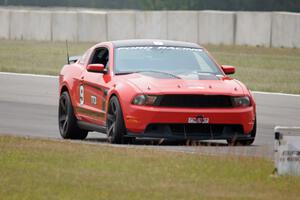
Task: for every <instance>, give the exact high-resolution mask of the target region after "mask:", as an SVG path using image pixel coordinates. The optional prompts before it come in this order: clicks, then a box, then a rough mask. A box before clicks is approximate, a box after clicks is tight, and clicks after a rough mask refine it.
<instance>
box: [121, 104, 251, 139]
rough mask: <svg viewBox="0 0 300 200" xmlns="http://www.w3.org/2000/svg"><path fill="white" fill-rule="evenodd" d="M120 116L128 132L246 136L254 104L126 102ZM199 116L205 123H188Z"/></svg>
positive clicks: (163, 135) (167, 135)
mask: <svg viewBox="0 0 300 200" xmlns="http://www.w3.org/2000/svg"><path fill="white" fill-rule="evenodd" d="M128 110H129V113H127V114H126V115H125V116H124V119H125V124H126V128H127V133H128V136H131V137H151V138H169V139H232V138H239V139H249V138H251V137H252V136H251V135H250V134H249V133H250V132H251V131H252V129H253V125H254V121H255V109H254V107H246V108H218V109H217V108H205V109H192V108H164V107H149V106H135V105H130V109H128ZM199 115H201V116H203V117H205V118H208V119H209V123H208V124H190V123H188V118H189V117H196V116H199Z"/></svg>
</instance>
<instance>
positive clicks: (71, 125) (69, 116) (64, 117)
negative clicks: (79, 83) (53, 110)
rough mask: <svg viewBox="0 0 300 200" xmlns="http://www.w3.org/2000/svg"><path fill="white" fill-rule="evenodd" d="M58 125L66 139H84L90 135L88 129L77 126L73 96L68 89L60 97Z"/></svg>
mask: <svg viewBox="0 0 300 200" xmlns="http://www.w3.org/2000/svg"><path fill="white" fill-rule="evenodd" d="M58 125H59V132H60V135H61V136H62V138H64V139H77V140H83V139H85V138H86V137H87V135H88V131H86V130H82V129H80V128H79V127H78V126H77V119H76V116H75V114H74V110H73V106H72V103H71V98H70V95H69V93H68V92H66V91H65V92H63V93H62V94H61V95H60V98H59V106H58Z"/></svg>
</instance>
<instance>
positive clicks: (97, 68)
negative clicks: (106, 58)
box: [86, 64, 105, 73]
mask: <svg viewBox="0 0 300 200" xmlns="http://www.w3.org/2000/svg"><path fill="white" fill-rule="evenodd" d="M86 70H87V71H88V72H98V73H104V72H105V67H104V65H103V64H89V65H88V66H87V68H86Z"/></svg>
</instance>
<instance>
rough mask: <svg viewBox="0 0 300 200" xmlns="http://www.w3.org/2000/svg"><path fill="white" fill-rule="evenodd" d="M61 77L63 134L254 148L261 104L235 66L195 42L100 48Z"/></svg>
mask: <svg viewBox="0 0 300 200" xmlns="http://www.w3.org/2000/svg"><path fill="white" fill-rule="evenodd" d="M70 62H71V64H67V65H65V66H64V67H63V69H62V70H61V72H60V75H59V91H60V99H59V116H58V118H59V119H58V120H59V130H60V134H61V136H62V137H63V138H67V139H84V138H86V137H87V135H88V132H89V131H98V132H103V133H106V134H107V137H108V140H109V141H110V142H111V143H118V144H121V143H127V142H130V141H132V140H133V139H134V138H163V139H175V140H207V139H209V140H211V139H213V140H216V139H220V140H227V141H228V143H230V144H241V145H250V144H252V143H253V141H254V139H255V135H256V108H255V107H256V106H255V102H254V99H253V96H252V94H251V92H250V91H249V90H248V89H247V88H246V86H245V85H244V84H242V83H241V82H239V81H238V80H235V79H232V78H230V77H228V76H227V74H233V73H234V72H235V68H234V67H232V66H224V65H223V66H222V65H219V64H218V63H217V62H216V61H215V60H214V59H213V58H212V57H211V55H210V54H209V53H208V52H207V51H206V50H205V49H204V48H203V47H200V46H199V45H197V44H193V43H187V42H176V41H163V40H123V41H112V42H103V43H99V44H97V45H95V46H93V47H91V48H90V49H88V50H87V51H86V52H85V53H84V54H83V55H82V56H81V57H80V58H78V59H76V58H75V59H71V60H70Z"/></svg>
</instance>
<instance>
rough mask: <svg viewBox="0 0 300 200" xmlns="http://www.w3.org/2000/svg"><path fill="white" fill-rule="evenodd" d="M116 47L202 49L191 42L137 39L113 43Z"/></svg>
mask: <svg viewBox="0 0 300 200" xmlns="http://www.w3.org/2000/svg"><path fill="white" fill-rule="evenodd" d="M111 43H112V44H113V46H114V47H116V48H117V47H135V46H174V47H189V48H202V47H201V46H199V45H198V44H195V43H191V42H181V41H172V40H155V39H135V40H117V41H111Z"/></svg>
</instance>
